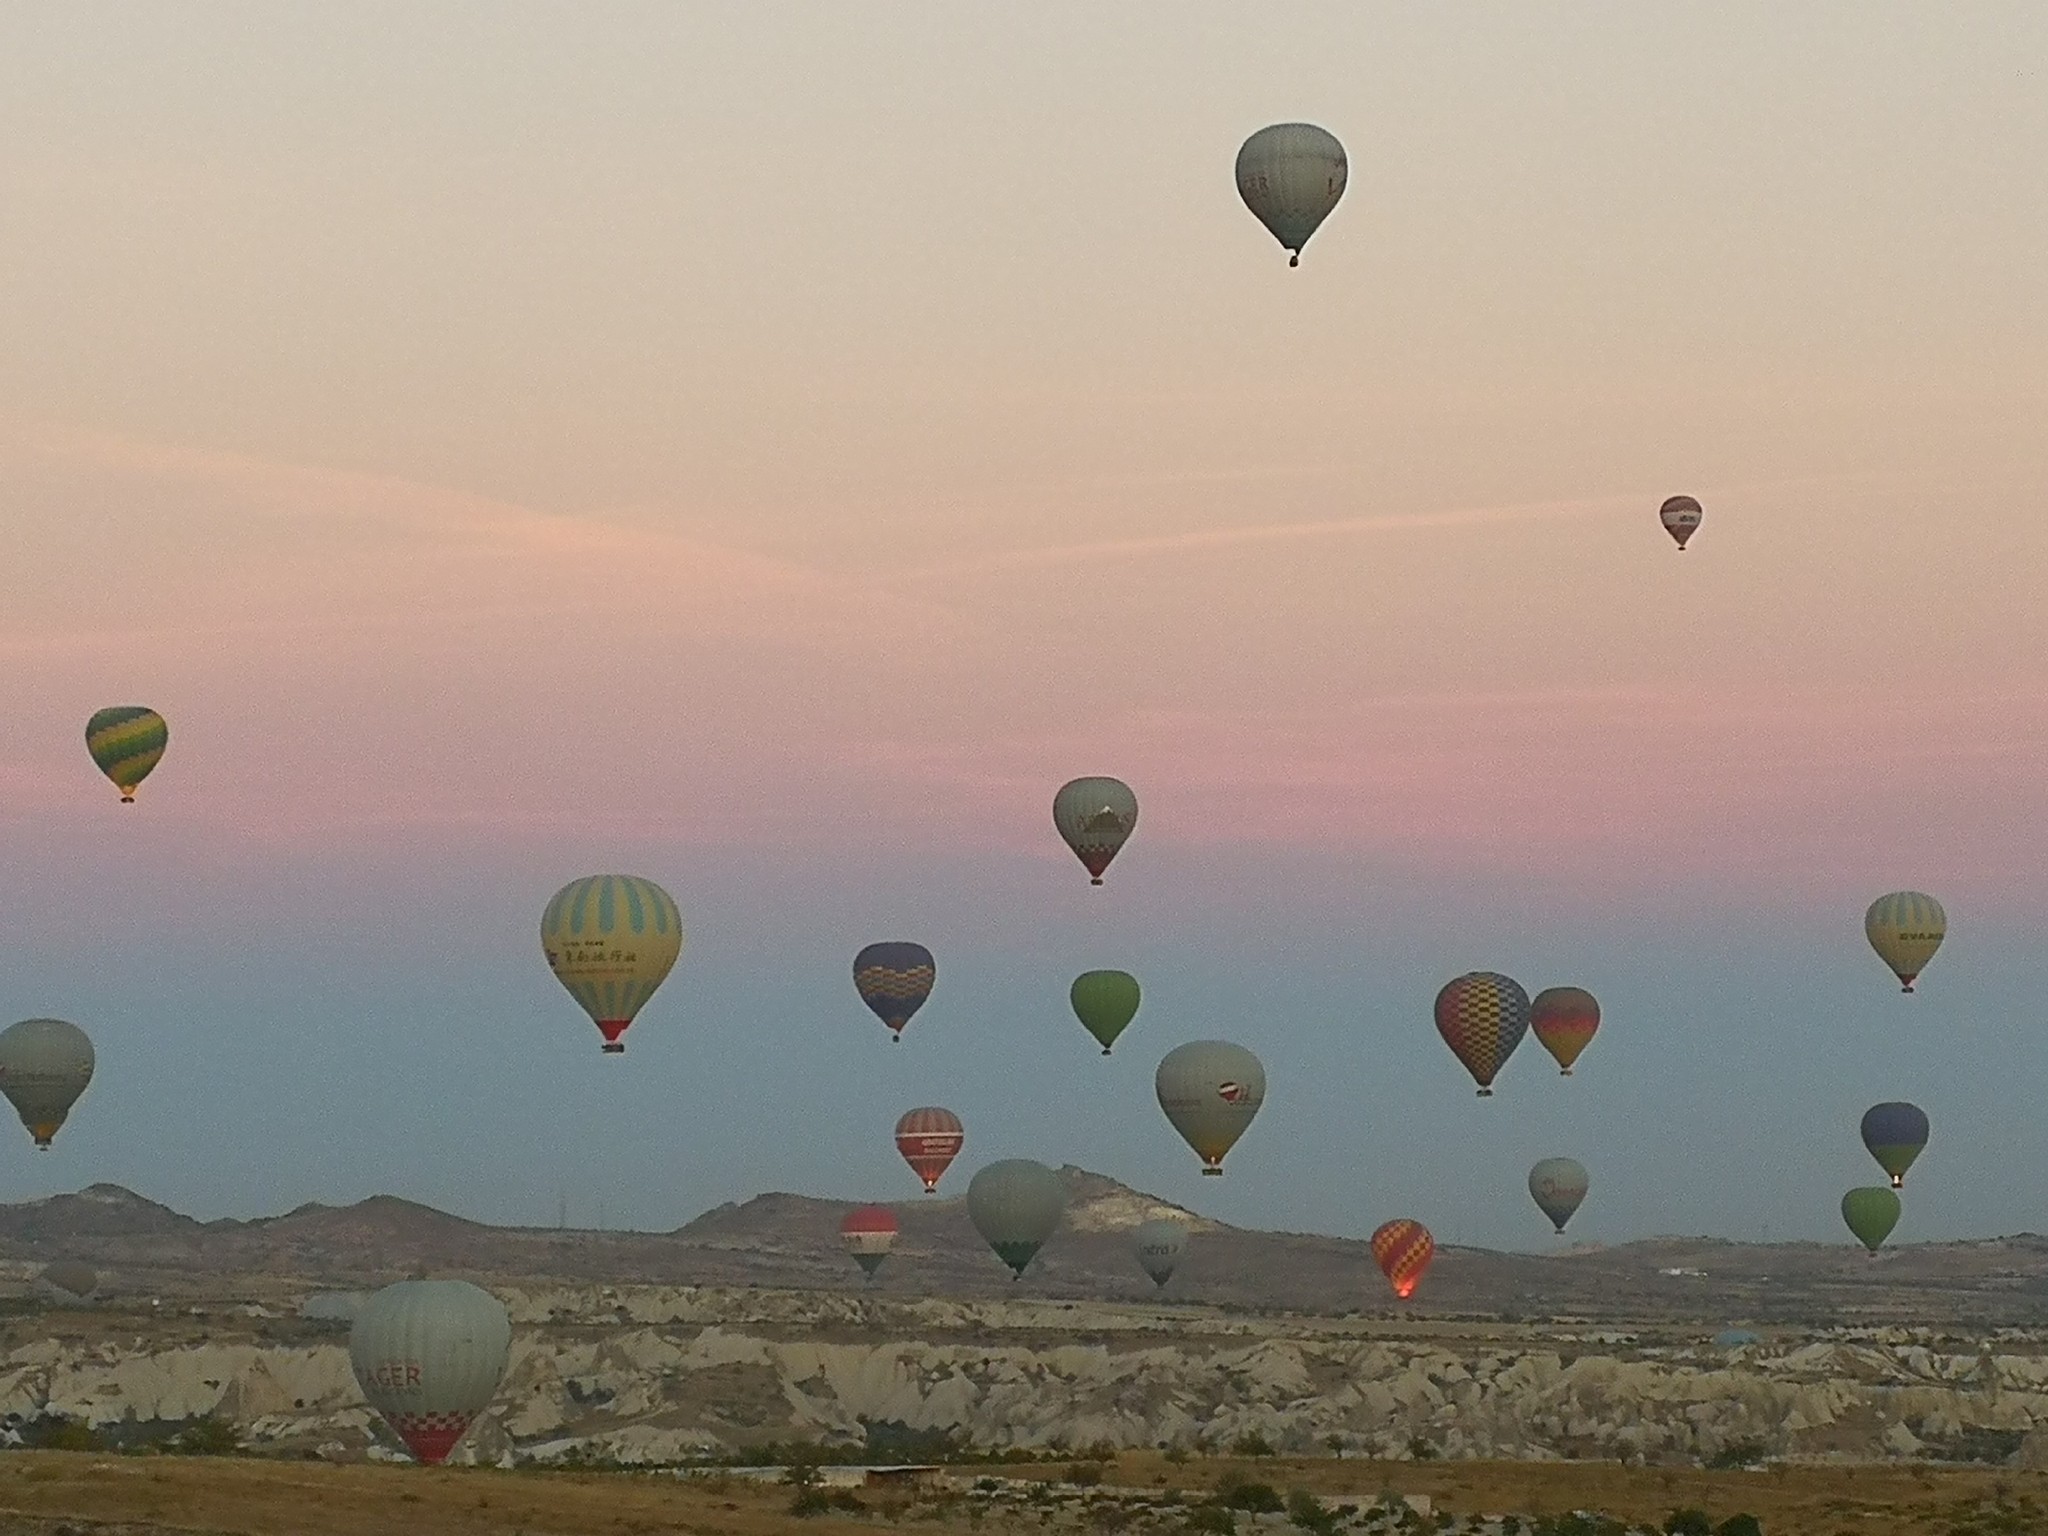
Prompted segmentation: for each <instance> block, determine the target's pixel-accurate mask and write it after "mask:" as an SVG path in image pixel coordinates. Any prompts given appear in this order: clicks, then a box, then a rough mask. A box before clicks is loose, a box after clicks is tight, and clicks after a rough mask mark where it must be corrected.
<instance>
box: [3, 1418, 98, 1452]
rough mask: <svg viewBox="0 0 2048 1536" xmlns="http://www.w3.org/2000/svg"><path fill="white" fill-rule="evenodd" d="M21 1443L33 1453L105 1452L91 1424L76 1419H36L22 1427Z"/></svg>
mask: <svg viewBox="0 0 2048 1536" xmlns="http://www.w3.org/2000/svg"><path fill="white" fill-rule="evenodd" d="M21 1443H22V1444H23V1445H25V1446H27V1447H28V1448H29V1449H30V1450H32V1451H103V1450H105V1449H106V1445H105V1443H104V1442H103V1441H102V1440H101V1439H100V1436H99V1432H98V1431H97V1430H95V1429H94V1428H93V1427H92V1426H91V1425H90V1424H86V1423H82V1422H80V1421H78V1420H74V1419H34V1420H31V1421H30V1422H29V1423H27V1424H24V1425H22V1426H21Z"/></svg>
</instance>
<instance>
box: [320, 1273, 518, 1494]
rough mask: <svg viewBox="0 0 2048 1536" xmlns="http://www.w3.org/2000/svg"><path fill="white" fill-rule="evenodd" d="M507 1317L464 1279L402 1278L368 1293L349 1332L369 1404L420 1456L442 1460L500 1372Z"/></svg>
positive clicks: (507, 1344)
mask: <svg viewBox="0 0 2048 1536" xmlns="http://www.w3.org/2000/svg"><path fill="white" fill-rule="evenodd" d="M511 1347H512V1323H511V1320H510V1319H509V1318H507V1317H506V1315H505V1309H504V1307H503V1306H502V1305H500V1304H499V1301H498V1298H497V1297H495V1296H493V1295H492V1294H491V1293H490V1292H489V1291H485V1290H479V1289H478V1288H477V1287H476V1286H473V1285H471V1284H470V1283H469V1282H468V1281H467V1280H401V1281H399V1282H398V1284H396V1285H387V1286H385V1287H384V1289H383V1290H381V1291H379V1292H377V1294H376V1295H374V1296H372V1297H371V1298H370V1299H369V1301H368V1303H366V1304H365V1305H364V1307H363V1310H362V1311H361V1312H360V1313H359V1314H358V1315H357V1317H356V1320H355V1323H354V1324H353V1326H351V1327H350V1329H349V1333H348V1358H349V1364H350V1365H352V1366H353V1367H354V1368H355V1373H356V1383H357V1385H359V1386H360V1387H361V1388H362V1389H363V1396H364V1397H366V1398H368V1399H369V1401H370V1406H371V1407H372V1408H374V1409H376V1410H377V1411H378V1412H379V1413H381V1414H383V1415H384V1419H385V1422H386V1423H388V1424H389V1425H390V1426H391V1427H392V1428H393V1429H395V1430H396V1431H398V1438H399V1439H401V1440H403V1441H404V1442H405V1444H406V1448H407V1449H408V1450H410V1451H411V1452H412V1453H413V1455H414V1456H415V1457H416V1458H418V1459H419V1460H420V1461H424V1462H428V1463H430V1464H431V1463H436V1462H442V1461H446V1460H447V1459H448V1453H449V1452H450V1451H452V1450H454V1449H455V1442H456V1441H458V1440H460V1439H461V1438H462V1436H463V1433H464V1431H466V1430H467V1429H468V1428H469V1426H470V1424H471V1423H472V1422H473V1421H474V1420H475V1419H476V1416H477V1415H478V1414H480V1413H482V1412H483V1411H484V1410H485V1409H486V1408H488V1407H490V1405H491V1399H492V1398H493V1397H495V1396H496V1395H497V1391H498V1383H499V1382H500V1381H502V1380H503V1379H504V1376H505V1360H506V1356H507V1354H508V1352H509V1351H510V1349H511Z"/></svg>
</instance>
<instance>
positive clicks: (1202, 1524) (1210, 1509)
mask: <svg viewBox="0 0 2048 1536" xmlns="http://www.w3.org/2000/svg"><path fill="white" fill-rule="evenodd" d="M1182 1528H1183V1529H1184V1530H1186V1531H1189V1532H1191V1533H1193V1536H1236V1531H1237V1516H1236V1515H1234V1514H1232V1513H1231V1512H1230V1511H1229V1510H1227V1509H1225V1508H1224V1507H1223V1506H1222V1505H1221V1504H1197V1505H1196V1506H1195V1507H1194V1508H1193V1509H1191V1510H1189V1511H1188V1515H1187V1523H1186V1525H1185V1526H1183V1527H1182Z"/></svg>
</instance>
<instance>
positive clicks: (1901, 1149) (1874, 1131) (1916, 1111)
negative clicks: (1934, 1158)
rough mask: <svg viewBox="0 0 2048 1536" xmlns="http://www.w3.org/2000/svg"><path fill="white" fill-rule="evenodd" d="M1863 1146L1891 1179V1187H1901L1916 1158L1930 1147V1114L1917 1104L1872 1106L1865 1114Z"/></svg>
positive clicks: (1895, 1103) (1894, 1103)
mask: <svg viewBox="0 0 2048 1536" xmlns="http://www.w3.org/2000/svg"><path fill="white" fill-rule="evenodd" d="M1863 1145H1864V1146H1865V1147H1867V1148H1869V1149H1870V1155H1871V1156H1872V1157H1874V1158H1876V1159H1877V1166H1878V1167H1880V1168H1882V1169H1883V1170H1884V1171H1885V1172H1886V1173H1888V1174H1890V1175H1891V1176H1892V1188H1893V1189H1898V1188H1900V1187H1901V1186H1902V1185H1904V1184H1905V1182H1906V1170H1907V1169H1908V1168H1910V1167H1912V1166H1913V1159H1914V1158H1916V1157H1918V1156H1919V1155H1920V1153H1921V1152H1922V1150H1924V1149H1925V1147H1926V1146H1927V1112H1926V1111H1925V1110H1923V1109H1921V1108H1920V1106H1919V1105H1917V1104H1904V1103H1897V1102H1893V1103H1888V1104H1873V1105H1871V1106H1870V1108H1868V1109H1866V1110H1865V1111H1863Z"/></svg>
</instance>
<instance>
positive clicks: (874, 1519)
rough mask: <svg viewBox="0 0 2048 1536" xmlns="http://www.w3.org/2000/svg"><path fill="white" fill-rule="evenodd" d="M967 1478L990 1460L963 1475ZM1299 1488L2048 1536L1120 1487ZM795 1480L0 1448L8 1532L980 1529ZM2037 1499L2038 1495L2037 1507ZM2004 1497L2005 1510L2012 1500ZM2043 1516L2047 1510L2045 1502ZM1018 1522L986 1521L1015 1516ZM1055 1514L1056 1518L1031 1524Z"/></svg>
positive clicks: (1610, 1488) (1524, 1496)
mask: <svg viewBox="0 0 2048 1536" xmlns="http://www.w3.org/2000/svg"><path fill="white" fill-rule="evenodd" d="M959 1470H960V1471H961V1472H962V1473H963V1474H965V1475H966V1476H968V1477H972V1476H973V1469H970V1468H962V1469H959ZM990 1470H991V1471H992V1472H993V1473H995V1474H996V1475H999V1476H1057V1474H1058V1471H1059V1470H1060V1469H1057V1468H1039V1469H1030V1468H1015V1467H1004V1468H992V1469H990ZM1231 1476H1238V1477H1249V1478H1252V1479H1255V1480H1257V1481H1260V1482H1265V1483H1270V1484H1272V1485H1273V1486H1274V1487H1275V1488H1277V1489H1280V1490H1282V1491H1283V1492H1284V1491H1286V1490H1290V1489H1296V1488H1302V1489H1308V1490H1310V1491H1312V1492H1315V1493H1318V1494H1320V1495H1322V1496H1323V1497H1325V1498H1326V1499H1328V1498H1333V1497H1337V1496H1349V1497H1361V1498H1364V1499H1370V1498H1372V1497H1374V1496H1375V1495H1377V1494H1378V1493H1380V1492H1381V1491H1382V1490H1383V1489H1389V1488H1391V1489H1393V1490H1396V1491H1398V1492H1402V1493H1427V1494H1430V1495H1432V1496H1433V1497H1434V1498H1435V1500H1436V1501H1437V1506H1438V1507H1439V1508H1440V1509H1446V1510H1452V1511H1459V1512H1471V1513H1476V1512H1481V1511H1505V1512H1513V1513H1521V1514H1543V1513H1560V1512H1563V1511H1567V1510H1571V1509H1590V1510H1598V1511H1603V1512H1606V1513H1609V1514H1612V1515H1615V1516H1619V1517H1621V1518H1623V1519H1630V1520H1636V1521H1651V1520H1656V1521H1661V1520H1662V1519H1663V1517H1664V1516H1665V1515H1666V1514H1668V1513H1669V1512H1670V1511H1671V1510H1673V1509H1675V1508H1683V1507H1686V1506H1694V1507H1698V1508H1701V1509H1704V1510H1706V1511H1707V1512H1708V1513H1709V1514H1711V1515H1712V1516H1714V1518H1715V1519H1716V1520H1719V1519H1722V1518H1725V1517H1726V1516H1728V1515H1730V1514H1734V1513H1737V1512H1740V1511H1747V1512H1749V1513H1751V1514H1754V1515H1757V1516H1759V1517H1760V1518H1761V1519H1762V1521H1763V1524H1764V1529H1765V1530H1766V1531H1767V1532H1768V1533H1770V1536H1949V1533H1951V1532H1955V1533H1958V1536H1963V1533H1968V1536H2031V1533H2034V1532H2040V1531H2048V1474H2043V1473H2038V1472H2010V1473H2000V1472H1996V1471H1991V1470H1976V1469H1969V1470H1964V1469H1949V1468H1940V1469H1935V1468H1930V1469H1926V1470H1915V1469H1893V1468H1885V1467H1840V1468H1814V1467H1796V1468H1787V1469H1784V1470H1781V1471H1770V1472H1760V1473H1742V1472H1725V1473H1709V1472H1682V1471H1670V1472H1665V1471H1660V1470H1656V1469H1651V1470H1640V1469H1630V1468H1624V1467H1620V1466H1616V1465H1612V1464H1604V1463H1571V1464H1557V1463H1550V1464H1541V1463H1502V1462H1470V1463H1449V1464H1442V1465H1428V1464H1423V1465H1417V1464H1414V1463H1365V1462H1355V1461H1320V1460H1310V1461H1296V1460H1286V1459H1272V1460H1266V1459H1260V1460H1256V1461H1243V1462H1238V1461H1225V1460H1217V1461H1205V1462H1200V1463H1188V1464H1185V1465H1180V1466H1175V1465H1170V1464H1168V1463H1167V1462H1165V1461H1163V1460H1161V1459H1160V1458H1158V1457H1156V1456H1132V1457H1126V1458H1124V1459H1123V1460H1122V1461H1121V1462H1119V1463H1115V1464H1112V1465H1111V1466H1109V1467H1108V1468H1106V1469H1105V1483H1106V1484H1118V1485H1127V1486H1136V1487H1141V1488H1154V1489H1162V1488H1180V1489H1184V1490H1186V1491H1188V1492H1189V1493H1194V1492H1196V1491H1197V1490H1202V1489H1207V1488H1212V1487H1214V1486H1215V1485H1217V1484H1218V1483H1220V1482H1222V1481H1223V1480H1225V1479H1226V1478H1228V1477H1231ZM789 1501H790V1490H789V1489H787V1488H782V1487H776V1486H773V1485H757V1484H748V1483H743V1482H739V1481H736V1480H726V1479H720V1480H718V1481H716V1482H714V1483H709V1484H707V1483H704V1482H700V1481H697V1480H694V1479H692V1480H679V1479H673V1478H668V1477H664V1476H633V1475H622V1474H577V1473H532V1472H500V1471H492V1470H482V1469H467V1470H455V1469H451V1470H440V1471H429V1470H424V1469H419V1468H412V1467H394V1466H327V1465H324V1464H321V1463H316V1462H274V1461H260V1460H254V1459H239V1458H189V1459H186V1458H173V1457H149V1458H143V1457H107V1456H93V1455H70V1454H63V1453H57V1452H29V1451H14V1452H8V1453H6V1454H4V1455H0V1532H8V1533H17V1532H18V1533H34V1536H58V1533H60V1532H63V1531H64V1530H65V1528H66V1527H67V1526H68V1527H69V1531H70V1533H71V1536H168V1533H172V1532H176V1533H179V1536H199V1533H205V1536H281V1533H290V1536H391V1533H399V1532H411V1531H419V1532H432V1533H434V1536H514V1533H517V1536H585V1533H589V1536H610V1533H622V1536H624V1533H639V1532H688V1533H690V1536H767V1533H770V1532H787V1531H795V1530H803V1531H807V1532H809V1533H811V1536H831V1533H832V1532H834V1531H839V1532H853V1531H862V1530H873V1531H879V1530H883V1529H889V1528H899V1529H900V1525H899V1522H901V1521H902V1520H903V1519H904V1517H905V1516H909V1517H910V1518H911V1519H912V1520H913V1521H914V1522H915V1524H916V1525H918V1526H922V1527H924V1528H925V1529H928V1530H931V1531H933V1532H935V1533H939V1532H945V1531H948V1530H952V1529H956V1528H957V1529H959V1530H962V1531H965V1530H967V1529H969V1521H968V1519H967V1518H966V1516H965V1514H964V1512H962V1511H961V1510H960V1509H958V1508H956V1509H953V1510H947V1509H943V1508H935V1507H931V1506H924V1507H916V1506H913V1507H911V1508H909V1509H905V1508H903V1507H901V1506H898V1507H897V1508H895V1509H893V1510H887V1509H883V1508H881V1507H877V1508H876V1509H875V1510H874V1513H873V1514H872V1515H871V1516H869V1517H867V1518H861V1517H856V1516H851V1515H838V1514H835V1515H830V1516H826V1517H823V1518H818V1519H811V1520H804V1521H798V1520H795V1519H793V1518H792V1517H791V1516H790V1514H789ZM2023 1501H2031V1506H2030V1505H2029V1504H2027V1503H2025V1502H2023ZM2001 1504H2002V1505H2003V1508H2004V1511H2005V1512H2004V1513H2002V1514H2001V1513H2000V1512H1999V1506H2000V1505H2001ZM2036 1511H2039V1512H2042V1513H2040V1514H2038V1515H2037V1514H2036V1513H2035V1512H2036ZM1011 1523H1015V1522H1005V1521H1003V1520H1001V1519H1000V1518H997V1519H991V1520H989V1521H988V1522H987V1523H986V1524H982V1525H978V1526H977V1527H976V1528H977V1529H981V1530H1000V1529H1002V1528H1003V1527H1004V1526H1005V1525H1006V1524H1011ZM1028 1524H1029V1525H1030V1526H1031V1527H1033V1528H1036V1527H1037V1525H1038V1521H1037V1520H1036V1519H1035V1518H1032V1519H1029V1520H1028Z"/></svg>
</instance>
